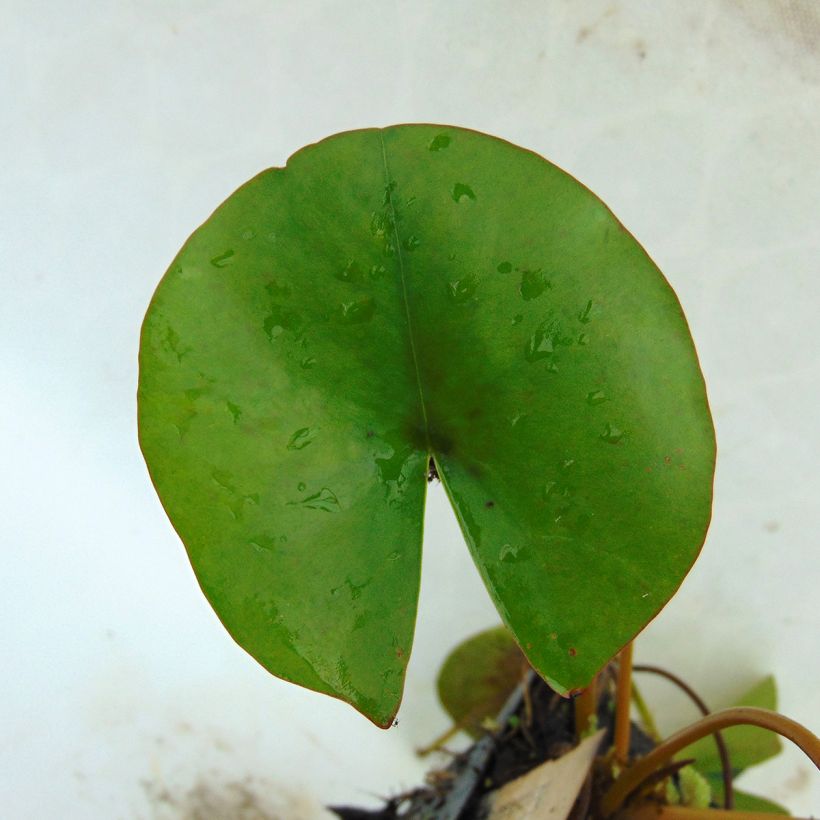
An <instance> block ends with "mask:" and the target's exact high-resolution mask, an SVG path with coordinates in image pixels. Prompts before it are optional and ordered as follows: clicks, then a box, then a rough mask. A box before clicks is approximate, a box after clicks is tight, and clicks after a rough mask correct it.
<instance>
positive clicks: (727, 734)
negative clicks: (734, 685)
mask: <svg viewBox="0 0 820 820" xmlns="http://www.w3.org/2000/svg"><path fill="white" fill-rule="evenodd" d="M730 705H731V706H756V707H757V708H759V709H770V710H771V711H773V712H775V711H777V687H776V685H775V680H774V677H772V676H771V675H768V676H766V677H765V678H763V679H762V680H760V681H758V682H757V683H756V684H755V685H754V686H752V687H751V688H750V689H749V690H748V691H747V692H745V693H744V694H743V695H742V696H741V697H739V698H737V700H736V701H735V702H734V703H732V704H730ZM721 734H722V735H723V739H724V741H725V742H726V748H727V749H728V751H729V759H730V761H731V763H732V771H733V772H734V774H735V775H739V774H740V773H741V772H742V771H743V770H744V769H748V768H749V766H756V765H758V764H759V763H763V762H764V761H766V760H768V759H769V758H771V757H774V756H775V755H776V754H778V753H779V752H780V751H781V749H782V748H783V743H782V741H781V740H780V737H779V735H777V734H775V733H774V732H767V731H766V730H765V729H760V728H759V727H757V726H732V727H730V728H729V729H724V730H723V731H722V732H721ZM682 754H683V756H685V757H687V758H689V757H692V758H695V760H696V761H697V767H698V769H699V770H700V771H701V772H703V773H704V774H706V775H708V776H710V777H711V776H715V777H716V778H718V779H719V778H720V773H721V765H720V758H719V757H718V753H717V747H716V746H715V741H714V739H713V738H712V737H711V736H710V737H704V738H702V739H701V740H699V741H697V742H696V743H693V744H692V745H691V746H689V747H687V748H686V749H685V751H684V752H683V753H682ZM717 791H719V793H720V795H721V796H722V794H723V786H722V785H720V786H719V788H718V789H717Z"/></svg>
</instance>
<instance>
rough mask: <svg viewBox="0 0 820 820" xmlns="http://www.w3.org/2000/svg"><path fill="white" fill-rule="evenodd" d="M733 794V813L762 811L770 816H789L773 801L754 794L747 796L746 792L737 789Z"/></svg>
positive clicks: (784, 809)
mask: <svg viewBox="0 0 820 820" xmlns="http://www.w3.org/2000/svg"><path fill="white" fill-rule="evenodd" d="M734 792H735V811H763V812H769V813H771V814H785V815H787V816H790V815H791V812H790V811H789V810H788V809H786V808H784V807H783V806H781V805H780V804H779V803H775V802H774V800H769V799H767V798H765V797H758V796H757V795H756V794H749V793H748V792H741V791H738V790H737V789H735V790H734Z"/></svg>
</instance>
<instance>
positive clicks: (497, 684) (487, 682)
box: [438, 626, 527, 737]
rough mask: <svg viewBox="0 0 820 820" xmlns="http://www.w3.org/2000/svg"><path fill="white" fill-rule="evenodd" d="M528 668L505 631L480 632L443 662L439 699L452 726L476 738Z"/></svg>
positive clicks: (502, 629)
mask: <svg viewBox="0 0 820 820" xmlns="http://www.w3.org/2000/svg"><path fill="white" fill-rule="evenodd" d="M526 668H527V661H526V658H525V657H524V655H523V654H522V653H521V650H520V649H519V648H518V644H517V643H516V642H515V640H514V639H513V637H512V635H510V632H509V630H508V629H507V628H506V627H503V626H499V627H496V628H495V629H488V630H486V631H485V632H479V634H478V635H474V636H473V637H472V638H469V639H468V640H466V641H464V642H463V643H461V644H459V645H458V646H457V647H456V648H455V649H454V650H453V651H452V652H451V653H450V654H449V655H448V656H447V659H446V660H445V661H444V664H443V666H442V667H441V671H440V672H439V676H438V696H439V699H440V700H441V704H442V706H444V708H445V710H446V711H447V713H448V714H449V715H450V717H451V718H452V719H453V723H455V724H456V725H458V726H460V727H461V728H462V729H464V730H465V731H466V732H469V733H470V734H471V735H473V737H477V736H478V735H480V734H481V729H482V726H483V724H484V721H485V719H487V718H491V719H494V718H495V716H496V715H497V714H498V712H499V711H501V707H502V706H503V705H504V703H505V701H506V700H507V698H508V697H509V695H510V692H511V691H512V690H513V689H514V688H515V687H516V686H517V685H518V684H519V683H520V682H521V676H522V674H523V672H524V670H525V669H526Z"/></svg>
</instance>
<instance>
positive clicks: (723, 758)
mask: <svg viewBox="0 0 820 820" xmlns="http://www.w3.org/2000/svg"><path fill="white" fill-rule="evenodd" d="M634 671H635V672H649V673H651V674H653V675H660V677H662V678H666V679H667V680H668V681H671V682H672V683H674V684H675V686H677V687H678V688H679V689H681V690H682V691H683V692H685V693H686V695H688V697H689V699H690V700H691V701H692V702H693V703H694V704H695V706H697V707H698V709H699V710H700V712H701V714H702V715H704V716H706V715H708V714H709V713H710V712H711V710H710V709H709V707H708V706H707V705H706V704H705V703H704V702H703V699H702V698H701V697H700V695H698V693H697V692H695V690H694V689H692V687H691V686H689V685H688V684H687V683H686V682H685V681H683V680H681V679H680V678H679V677H678V676H677V675H673V674H672V673H671V672H667V671H666V669H663V668H661V667H660V666H650V665H649V664H640V665H636V666H635V667H634ZM712 737H713V738H714V739H715V745H716V746H717V750H718V756H719V757H720V768H721V770H722V774H723V808H724V809H727V810H731V809H733V808H734V807H735V790H734V784H733V783H732V764H731V762H730V760H729V750H728V749H727V748H726V742H725V741H724V740H723V735H721V733H720V732H715V733H714V734H713V735H712Z"/></svg>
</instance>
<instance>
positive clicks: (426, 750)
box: [416, 723, 464, 757]
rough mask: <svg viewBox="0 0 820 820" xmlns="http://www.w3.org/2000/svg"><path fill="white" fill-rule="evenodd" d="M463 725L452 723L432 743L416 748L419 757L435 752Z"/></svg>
mask: <svg viewBox="0 0 820 820" xmlns="http://www.w3.org/2000/svg"><path fill="white" fill-rule="evenodd" d="M463 728H464V727H463V726H462V725H461V724H460V723H454V724H453V725H452V726H451V727H450V728H449V729H447V730H446V731H445V732H442V733H441V734H440V735H439V736H438V737H437V738H436V739H435V740H434V741H433V742H432V743H429V744H428V745H427V746H424V747H422V748H420V749H416V754H417V755H418V756H419V757H427V755H429V754H430V753H431V752H437V751H439V750H440V749H441V747H442V746H444V744H445V743H446V742H447V741H448V740H451V739H452V738H454V737H455V736H456V735H457V734H458V733H459V732H460V731H461V730H462V729H463Z"/></svg>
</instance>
